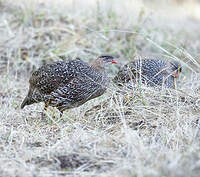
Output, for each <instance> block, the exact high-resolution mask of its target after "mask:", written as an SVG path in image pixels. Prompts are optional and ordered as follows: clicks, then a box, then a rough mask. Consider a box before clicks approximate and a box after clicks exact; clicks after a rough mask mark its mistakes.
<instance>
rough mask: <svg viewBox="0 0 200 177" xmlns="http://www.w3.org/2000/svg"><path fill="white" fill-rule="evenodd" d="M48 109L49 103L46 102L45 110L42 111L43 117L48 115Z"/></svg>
mask: <svg viewBox="0 0 200 177" xmlns="http://www.w3.org/2000/svg"><path fill="white" fill-rule="evenodd" d="M47 109H48V104H46V103H45V106H44V111H43V112H42V119H44V118H45V116H46V112H47Z"/></svg>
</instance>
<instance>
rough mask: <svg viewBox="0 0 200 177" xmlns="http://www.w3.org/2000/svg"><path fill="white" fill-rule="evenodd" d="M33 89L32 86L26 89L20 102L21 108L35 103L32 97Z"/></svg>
mask: <svg viewBox="0 0 200 177" xmlns="http://www.w3.org/2000/svg"><path fill="white" fill-rule="evenodd" d="M33 90H34V89H32V88H29V91H28V95H27V96H26V97H25V98H24V100H23V102H22V104H21V109H23V108H24V107H25V106H26V105H30V104H33V103H35V102H36V101H35V100H34V99H33V95H34V92H33Z"/></svg>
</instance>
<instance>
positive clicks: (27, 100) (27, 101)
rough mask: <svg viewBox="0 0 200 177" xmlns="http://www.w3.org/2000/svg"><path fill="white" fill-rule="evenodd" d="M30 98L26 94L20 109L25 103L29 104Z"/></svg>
mask: <svg viewBox="0 0 200 177" xmlns="http://www.w3.org/2000/svg"><path fill="white" fill-rule="evenodd" d="M29 102H30V99H29V97H28V96H26V98H24V101H23V102H22V104H21V109H23V108H24V107H25V106H26V105H29Z"/></svg>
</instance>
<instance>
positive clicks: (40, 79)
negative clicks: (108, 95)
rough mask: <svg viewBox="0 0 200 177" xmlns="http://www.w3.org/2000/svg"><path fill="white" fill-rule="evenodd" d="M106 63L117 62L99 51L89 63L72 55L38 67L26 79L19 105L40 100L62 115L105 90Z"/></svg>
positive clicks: (106, 77) (106, 83) (23, 105)
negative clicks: (22, 99)
mask: <svg viewBox="0 0 200 177" xmlns="http://www.w3.org/2000/svg"><path fill="white" fill-rule="evenodd" d="M109 63H114V64H116V63H117V62H116V60H114V57H112V56H109V55H102V56H99V57H98V58H97V59H96V60H94V61H93V62H91V63H90V64H88V63H86V62H84V61H82V60H80V59H75V60H69V61H67V62H65V61H58V62H54V63H52V64H47V65H44V66H42V67H40V68H39V69H38V70H37V71H35V72H33V74H32V76H31V78H30V80H29V84H30V85H29V91H28V95H27V96H26V98H25V99H24V101H23V102H22V104H21V108H22V109H23V108H24V107H25V106H26V105H31V104H33V103H38V102H44V103H45V110H46V109H47V107H48V106H52V107H56V108H57V109H58V110H59V111H60V112H61V115H60V116H62V113H63V111H64V110H66V109H70V108H74V107H78V106H80V105H82V104H84V103H85V102H87V101H88V100H91V99H94V98H96V97H99V96H101V95H102V94H103V93H104V92H105V91H106V88H107V85H108V83H109V79H108V76H107V72H106V70H105V68H106V65H107V64H109Z"/></svg>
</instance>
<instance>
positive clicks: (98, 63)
mask: <svg viewBox="0 0 200 177" xmlns="http://www.w3.org/2000/svg"><path fill="white" fill-rule="evenodd" d="M108 64H117V61H116V60H115V58H114V57H113V56H111V55H101V56H99V57H98V58H97V59H96V60H95V61H93V62H92V63H91V66H92V67H94V68H96V69H98V70H102V69H104V68H105V66H107V65H108Z"/></svg>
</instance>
